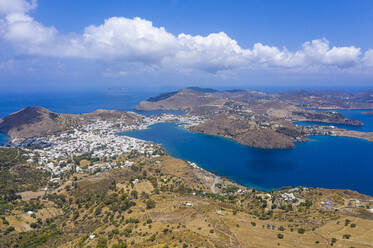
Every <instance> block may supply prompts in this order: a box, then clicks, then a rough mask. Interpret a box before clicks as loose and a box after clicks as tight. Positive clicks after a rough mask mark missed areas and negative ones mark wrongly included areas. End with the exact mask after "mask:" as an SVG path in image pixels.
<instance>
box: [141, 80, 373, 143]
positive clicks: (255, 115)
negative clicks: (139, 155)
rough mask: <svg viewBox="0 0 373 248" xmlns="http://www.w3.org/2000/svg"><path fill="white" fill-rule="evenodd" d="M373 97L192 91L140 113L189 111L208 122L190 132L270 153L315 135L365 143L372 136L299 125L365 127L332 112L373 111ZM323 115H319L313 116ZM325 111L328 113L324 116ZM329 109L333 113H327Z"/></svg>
mask: <svg viewBox="0 0 373 248" xmlns="http://www.w3.org/2000/svg"><path fill="white" fill-rule="evenodd" d="M371 101H372V94H371V92H360V93H346V92H339V91H338V92H333V91H321V92H318V91H310V92H308V91H292V92H282V93H267V92H260V91H253V90H225V91H217V90H214V89H205V88H198V87H190V88H185V89H181V90H179V91H174V92H169V93H164V94H161V95H159V96H157V97H152V98H149V99H148V100H146V101H142V102H140V104H139V105H138V106H137V107H136V109H138V110H184V111H186V112H187V115H190V116H198V117H200V118H201V119H203V120H205V121H203V122H201V123H200V124H198V125H191V126H187V128H188V129H189V130H191V131H193V132H200V133H206V134H212V135H219V136H222V137H226V138H230V139H233V140H235V141H237V142H239V143H240V144H243V145H247V146H251V147H257V148H265V149H284V148H293V147H294V143H295V142H303V141H306V140H307V136H310V135H318V134H320V135H334V136H348V137H357V138H364V139H367V140H370V141H372V133H363V132H357V131H355V132H348V131H347V130H345V129H338V128H335V127H333V126H332V127H330V126H320V125H317V126H313V127H303V126H297V125H296V124H294V122H296V121H310V122H318V123H325V124H330V123H332V124H344V125H352V126H361V125H363V123H362V122H360V121H358V120H350V119H348V118H346V117H345V116H343V115H342V114H340V113H338V112H336V111H334V110H333V109H340V108H362V107H363V108H372V107H373V105H372V102H371ZM314 109H318V110H314ZM320 109H323V111H320ZM326 109H328V110H326Z"/></svg>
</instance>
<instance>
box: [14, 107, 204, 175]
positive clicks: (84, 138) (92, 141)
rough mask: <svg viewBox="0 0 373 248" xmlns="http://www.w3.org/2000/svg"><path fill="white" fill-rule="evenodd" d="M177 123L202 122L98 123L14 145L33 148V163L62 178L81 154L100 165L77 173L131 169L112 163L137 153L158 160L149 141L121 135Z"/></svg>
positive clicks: (147, 119)
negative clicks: (164, 123)
mask: <svg viewBox="0 0 373 248" xmlns="http://www.w3.org/2000/svg"><path fill="white" fill-rule="evenodd" d="M168 121H177V122H183V123H188V124H191V125H197V124H198V123H200V122H201V121H202V120H201V119H200V117H194V116H189V117H186V116H177V115H172V114H162V115H158V116H150V117H144V118H143V119H142V120H141V121H140V122H138V123H136V124H132V125H128V124H126V123H123V122H121V121H103V120H97V121H95V122H93V123H90V124H87V125H85V126H80V127H76V128H74V129H72V130H68V131H66V132H64V133H60V134H54V135H49V136H46V137H38V138H32V139H28V140H25V141H23V142H17V143H16V142H14V143H13V145H14V146H20V147H25V148H32V149H30V153H31V154H32V153H33V154H37V156H31V157H32V159H30V161H29V162H30V163H38V164H39V167H38V168H41V169H46V170H48V171H50V172H51V173H52V174H53V175H60V174H63V173H64V172H66V171H69V170H70V169H71V168H73V166H74V161H73V158H74V157H75V156H79V155H82V154H87V153H89V154H90V157H91V158H97V160H100V161H99V162H95V163H94V164H93V163H90V164H89V165H86V166H84V167H80V166H79V165H78V166H75V168H76V171H77V172H87V171H95V170H97V169H102V170H105V169H110V168H114V167H126V166H132V165H133V162H131V161H125V162H124V163H120V164H118V163H116V162H113V160H114V158H116V157H117V156H119V155H121V154H124V153H128V152H131V151H136V152H138V153H140V154H146V155H148V156H153V157H157V156H159V155H157V154H154V151H155V150H156V149H155V146H154V145H153V144H151V143H149V142H146V141H143V140H139V139H136V138H132V137H128V136H122V135H118V133H120V132H125V131H129V130H138V129H145V128H147V127H148V126H150V125H153V124H156V123H160V122H168Z"/></svg>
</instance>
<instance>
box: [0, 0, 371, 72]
mask: <svg viewBox="0 0 373 248" xmlns="http://www.w3.org/2000/svg"><path fill="white" fill-rule="evenodd" d="M36 6H37V3H36V1H31V2H29V1H26V0H0V16H1V22H0V35H1V39H3V40H5V41H7V42H9V43H10V44H12V45H14V47H15V48H16V49H18V50H19V52H21V53H26V54H34V55H42V56H53V57H61V58H85V59H96V60H102V61H110V62H111V63H115V62H117V63H118V64H120V65H123V64H125V63H128V64H131V65H133V64H142V65H144V66H158V67H162V68H166V69H172V70H202V71H207V72H212V73H216V72H220V71H225V70H234V69H244V70H250V69H251V70H255V69H273V68H290V69H294V68H296V69H299V70H308V68H314V67H319V68H327V69H328V68H332V69H338V70H339V69H342V70H343V69H344V68H351V67H355V66H357V65H359V64H362V65H363V66H373V50H369V51H367V52H366V53H365V55H364V56H362V52H361V49H360V48H357V47H354V46H346V47H335V46H333V47H331V46H330V44H329V41H328V40H327V39H325V38H323V39H316V40H312V41H307V42H305V43H303V44H302V46H301V47H300V49H299V50H297V51H289V50H288V49H286V48H285V47H284V48H278V47H274V46H268V45H264V44H262V43H256V44H254V45H253V47H252V48H243V47H241V46H240V45H239V44H238V43H237V42H236V41H235V40H234V39H232V38H231V37H229V36H228V35H227V34H226V33H224V32H220V33H212V34H209V35H207V36H199V35H196V36H193V35H189V34H184V33H182V34H179V35H174V34H172V33H169V32H167V31H166V29H165V28H164V27H155V26H153V24H152V22H151V21H148V20H144V19H141V18H139V17H136V18H133V19H129V18H125V17H112V18H109V19H107V20H105V21H104V23H103V24H102V25H98V26H94V25H91V26H88V27H86V28H85V30H84V32H83V33H82V34H73V35H72V34H70V35H63V34H60V33H59V32H58V30H56V29H55V28H54V27H47V26H45V25H43V24H42V23H40V22H38V21H36V20H34V19H33V18H32V17H31V16H30V14H29V12H30V11H31V10H33V9H35V8H36Z"/></svg>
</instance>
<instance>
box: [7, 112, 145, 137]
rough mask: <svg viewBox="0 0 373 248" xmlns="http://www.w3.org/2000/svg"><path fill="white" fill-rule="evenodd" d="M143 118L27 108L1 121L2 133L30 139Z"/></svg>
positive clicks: (129, 115)
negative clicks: (91, 124)
mask: <svg viewBox="0 0 373 248" xmlns="http://www.w3.org/2000/svg"><path fill="white" fill-rule="evenodd" d="M141 118H142V116H141V115H138V114H136V113H128V112H122V111H117V110H96V111H94V112H92V113H87V114H60V113H55V112H52V111H50V110H48V109H45V108H42V107H27V108H24V109H21V110H19V111H17V112H15V113H13V114H10V115H9V116H6V117H4V118H1V119H0V132H1V133H4V134H6V135H8V136H9V137H11V138H30V137H35V136H45V135H48V134H53V133H56V132H62V131H65V130H67V129H69V128H72V127H74V126H77V125H84V124H86V123H89V122H92V121H95V120H107V121H114V120H121V121H123V122H125V123H128V124H133V123H135V122H136V121H137V120H139V119H141Z"/></svg>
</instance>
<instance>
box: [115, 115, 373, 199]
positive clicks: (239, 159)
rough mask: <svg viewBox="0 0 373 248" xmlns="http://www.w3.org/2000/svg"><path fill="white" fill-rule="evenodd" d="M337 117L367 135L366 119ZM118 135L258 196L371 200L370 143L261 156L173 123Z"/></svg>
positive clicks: (317, 144) (341, 142)
mask: <svg viewBox="0 0 373 248" xmlns="http://www.w3.org/2000/svg"><path fill="white" fill-rule="evenodd" d="M343 112H344V113H345V114H346V115H347V116H349V117H351V116H353V117H355V119H360V120H364V121H365V126H364V130H372V127H373V118H371V116H367V115H364V114H362V113H361V111H360V110H348V111H347V110H343ZM347 127H349V126H347ZM351 128H353V129H354V127H351ZM122 135H127V136H131V137H135V138H139V139H144V140H148V141H153V142H155V143H157V144H161V145H162V146H163V147H164V148H165V150H166V151H167V152H168V154H170V155H171V156H174V157H177V158H181V159H185V160H189V161H193V162H195V163H197V164H198V165H200V166H201V167H202V168H204V169H206V170H209V171H212V172H215V173H217V174H218V175H221V176H227V177H229V178H230V179H232V180H234V181H235V182H238V183H240V184H243V185H246V186H250V187H255V188H257V189H261V190H271V189H277V188H280V187H283V186H293V187H295V186H309V187H324V188H334V189H353V190H356V191H358V192H360V193H364V194H369V195H373V185H372V175H373V160H372V157H371V152H372V151H373V143H372V142H369V141H366V140H362V139H355V138H347V137H331V136H312V137H310V141H308V142H304V143H297V144H296V147H295V148H294V149H286V150H282V149H275V150H266V149H257V148H251V147H247V146H243V145H240V144H238V143H236V142H234V141H232V140H229V139H226V138H222V137H218V136H212V135H206V134H198V133H192V132H189V131H187V130H186V129H184V128H183V127H181V126H179V125H178V124H177V123H160V124H156V125H153V126H151V127H150V128H148V129H145V130H137V131H130V132H125V133H123V134H122Z"/></svg>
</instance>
